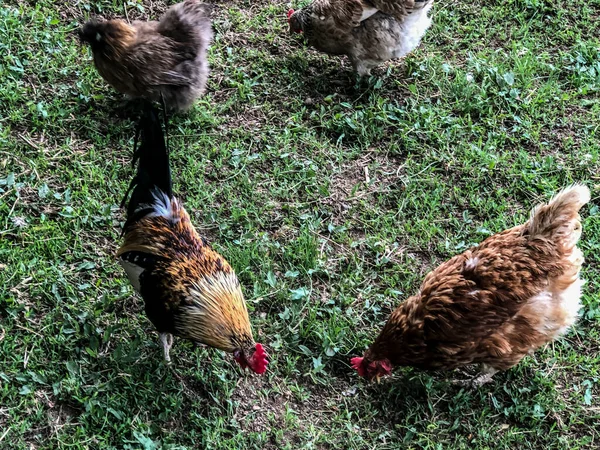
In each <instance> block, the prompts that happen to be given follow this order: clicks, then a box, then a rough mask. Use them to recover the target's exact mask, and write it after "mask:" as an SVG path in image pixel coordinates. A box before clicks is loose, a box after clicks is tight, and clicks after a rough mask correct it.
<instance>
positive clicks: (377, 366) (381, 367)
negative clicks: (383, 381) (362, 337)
mask: <svg viewBox="0 0 600 450" xmlns="http://www.w3.org/2000/svg"><path fill="white" fill-rule="evenodd" d="M350 364H352V368H353V369H356V371H357V372H358V375H360V376H361V377H363V378H366V379H367V380H372V379H375V380H376V381H379V379H380V378H381V377H385V376H387V375H391V373H392V363H391V362H390V360H389V359H381V360H378V361H371V360H370V359H369V358H368V357H366V356H364V357H360V356H357V357H356V358H352V359H351V360H350Z"/></svg>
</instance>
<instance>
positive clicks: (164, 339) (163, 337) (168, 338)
mask: <svg viewBox="0 0 600 450" xmlns="http://www.w3.org/2000/svg"><path fill="white" fill-rule="evenodd" d="M160 342H161V343H162V345H163V355H164V358H165V362H166V363H167V364H171V357H170V356H169V351H170V350H171V347H172V346H173V335H172V334H171V333H160Z"/></svg>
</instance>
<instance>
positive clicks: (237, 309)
mask: <svg viewBox="0 0 600 450" xmlns="http://www.w3.org/2000/svg"><path fill="white" fill-rule="evenodd" d="M139 130H140V133H141V138H140V146H139V149H138V150H137V151H136V153H135V159H136V160H139V163H138V171H137V175H136V177H135V178H134V180H133V182H132V188H133V192H132V194H131V198H130V200H129V204H128V207H127V220H126V222H125V225H124V227H123V233H124V235H125V240H124V242H123V245H122V246H121V248H120V249H119V250H118V251H117V257H118V258H119V261H120V263H121V265H122V266H123V268H124V269H125V271H126V272H127V275H128V277H129V280H130V282H131V284H132V285H133V287H134V288H135V290H136V291H137V292H138V293H139V294H140V295H141V296H142V298H143V299H144V304H145V309H146V314H147V316H148V318H149V319H150V321H151V322H152V323H153V324H154V326H155V327H156V329H157V330H158V332H159V333H160V338H161V342H162V344H163V349H164V357H165V360H166V361H167V362H169V361H170V357H169V349H170V347H171V345H172V342H173V336H172V335H176V336H180V337H182V338H186V339H190V340H192V341H195V342H199V343H203V344H207V345H209V346H212V347H215V348H218V349H221V350H224V351H226V352H229V353H232V354H233V356H234V358H235V360H236V361H237V362H238V363H239V364H240V365H241V366H242V368H245V367H249V368H250V369H252V370H253V371H254V372H256V373H259V374H261V373H264V372H265V370H266V366H267V360H266V356H265V352H264V349H263V348H262V346H261V344H256V343H255V342H254V339H253V337H252V330H251V328H250V320H249V318H248V311H247V309H246V303H245V301H244V296H243V294H242V290H241V287H240V283H239V281H238V279H237V277H236V275H235V272H234V271H233V269H232V268H231V266H230V265H229V263H228V262H227V261H226V260H225V259H224V258H223V257H222V256H221V255H219V254H218V253H217V252H215V251H214V250H213V249H212V248H211V247H210V246H209V245H208V242H207V241H206V239H204V238H202V237H201V236H200V235H199V234H198V232H197V231H196V230H195V228H194V227H193V226H192V223H191V222H190V217H189V215H188V213H187V212H186V211H185V209H184V208H183V206H182V205H181V203H180V202H179V201H178V200H177V199H176V198H175V197H174V196H173V192H172V188H171V173H170V169H169V156H168V152H167V148H166V146H165V140H164V136H163V129H162V125H161V123H160V121H159V119H158V116H157V112H156V110H155V109H154V108H149V109H148V110H147V111H146V112H145V114H144V115H143V116H142V119H141V121H140V126H139ZM125 198H127V196H126V197H125ZM124 201H125V200H124Z"/></svg>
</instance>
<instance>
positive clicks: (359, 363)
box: [350, 356, 365, 377]
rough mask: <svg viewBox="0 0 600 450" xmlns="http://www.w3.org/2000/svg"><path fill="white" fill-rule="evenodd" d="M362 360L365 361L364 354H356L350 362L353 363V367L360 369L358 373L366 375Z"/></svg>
mask: <svg viewBox="0 0 600 450" xmlns="http://www.w3.org/2000/svg"><path fill="white" fill-rule="evenodd" d="M362 362H363V357H362V356H356V357H354V358H352V359H351V360H350V364H351V365H352V368H353V369H355V370H357V371H358V374H359V375H360V376H361V377H364V376H365V369H363V366H362Z"/></svg>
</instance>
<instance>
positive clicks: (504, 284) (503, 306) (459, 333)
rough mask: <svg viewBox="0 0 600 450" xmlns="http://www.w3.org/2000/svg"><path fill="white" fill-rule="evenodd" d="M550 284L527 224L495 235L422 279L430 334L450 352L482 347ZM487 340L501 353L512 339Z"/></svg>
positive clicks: (431, 339) (429, 338)
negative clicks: (526, 232)
mask: <svg viewBox="0 0 600 450" xmlns="http://www.w3.org/2000/svg"><path fill="white" fill-rule="evenodd" d="M546 286H547V273H546V271H545V270H544V269H543V268H540V266H539V264H538V263H537V261H536V259H535V258H534V256H533V255H532V253H531V252H530V251H529V250H528V247H527V236H526V235H524V227H523V226H518V227H515V228H512V229H510V230H506V231H504V232H502V233H499V234H497V235H494V236H492V237H490V238H488V239H487V240H485V241H484V242H483V243H482V244H481V245H480V246H479V247H477V248H475V249H473V250H470V251H467V252H465V253H463V254H462V255H458V256H455V257H454V258H452V259H450V260H449V261H447V262H446V263H444V264H442V265H441V266H440V267H438V268H437V269H436V270H434V271H433V272H431V273H430V274H429V275H428V276H427V277H426V278H425V280H424V281H423V284H422V286H421V301H422V302H423V307H424V311H425V314H424V326H423V329H424V333H425V339H426V340H427V341H428V342H429V343H436V344H437V345H439V346H440V348H441V349H442V350H443V348H444V347H447V350H448V352H451V351H459V350H460V349H461V346H463V345H467V346H477V345H479V343H481V342H482V341H483V340H485V339H486V338H488V337H490V338H491V337H492V335H494V334H495V333H497V331H498V330H499V329H500V328H501V327H502V326H503V325H504V324H506V323H507V322H508V321H509V320H511V319H512V318H513V317H515V316H516V315H517V314H518V313H519V311H520V310H521V308H522V307H523V305H524V304H525V303H526V302H527V300H528V299H530V298H531V297H533V296H535V295H537V294H538V293H540V292H541V291H543V289H544V288H545V287H546ZM486 345H488V346H489V347H490V348H488V349H487V351H488V352H490V353H492V354H494V353H497V354H502V353H505V352H506V351H507V348H506V346H507V345H509V343H507V342H505V341H504V340H502V339H499V340H498V339H491V340H490V341H489V342H486ZM493 347H496V348H493Z"/></svg>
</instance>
